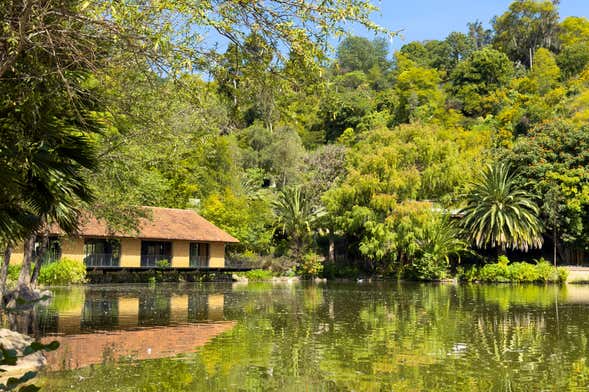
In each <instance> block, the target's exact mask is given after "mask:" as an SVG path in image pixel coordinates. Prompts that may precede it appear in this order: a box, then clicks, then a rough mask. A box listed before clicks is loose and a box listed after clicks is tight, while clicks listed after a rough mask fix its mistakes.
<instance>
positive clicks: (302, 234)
mask: <svg viewBox="0 0 589 392" xmlns="http://www.w3.org/2000/svg"><path fill="white" fill-rule="evenodd" d="M272 206H273V208H274V213H275V214H276V227H277V229H278V230H280V231H281V232H282V233H283V234H284V235H286V236H287V237H288V238H289V240H290V248H291V252H292V257H293V258H294V259H295V260H297V261H302V257H303V254H304V252H305V251H306V250H307V248H308V246H309V241H310V237H311V233H312V229H314V228H315V224H316V223H317V222H318V221H319V219H320V218H321V217H322V216H323V215H324V214H325V211H324V209H323V208H321V207H317V206H315V205H313V204H312V203H311V199H310V198H309V197H307V195H306V194H305V193H303V191H302V190H301V188H300V187H286V188H284V189H282V190H281V191H280V192H279V193H278V198H277V199H276V200H275V201H274V203H273V204H272Z"/></svg>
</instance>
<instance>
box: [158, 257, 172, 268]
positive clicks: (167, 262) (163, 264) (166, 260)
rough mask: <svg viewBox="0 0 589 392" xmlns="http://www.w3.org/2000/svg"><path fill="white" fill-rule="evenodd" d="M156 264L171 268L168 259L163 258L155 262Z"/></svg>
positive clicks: (159, 266)
mask: <svg viewBox="0 0 589 392" xmlns="http://www.w3.org/2000/svg"><path fill="white" fill-rule="evenodd" d="M155 266H156V267H157V268H161V269H165V268H170V261H169V260H168V259H161V260H158V261H156V262H155Z"/></svg>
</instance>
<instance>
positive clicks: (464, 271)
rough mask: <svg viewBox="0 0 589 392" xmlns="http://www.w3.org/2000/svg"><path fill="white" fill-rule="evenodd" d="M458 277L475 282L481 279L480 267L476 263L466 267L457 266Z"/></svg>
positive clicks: (464, 280) (461, 279)
mask: <svg viewBox="0 0 589 392" xmlns="http://www.w3.org/2000/svg"><path fill="white" fill-rule="evenodd" d="M456 279H458V280H460V281H463V282H474V281H476V280H478V279H479V269H478V268H477V267H476V265H470V266H468V267H466V268H464V267H462V266H461V267H458V268H456Z"/></svg>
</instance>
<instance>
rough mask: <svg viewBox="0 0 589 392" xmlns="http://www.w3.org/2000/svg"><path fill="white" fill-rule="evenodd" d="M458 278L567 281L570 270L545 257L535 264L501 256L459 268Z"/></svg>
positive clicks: (509, 280)
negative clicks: (512, 260)
mask: <svg viewBox="0 0 589 392" xmlns="http://www.w3.org/2000/svg"><path fill="white" fill-rule="evenodd" d="M456 278H457V279H458V280H461V281H465V282H474V281H480V282H493V283H508V282H510V283H561V284H562V283H566V281H567V278H568V270H567V269H566V268H562V267H559V268H557V269H555V268H554V266H553V265H551V264H550V263H549V262H547V261H546V260H544V259H540V260H538V261H537V262H536V263H535V264H531V263H525V262H515V263H509V260H508V259H507V257H505V256H500V257H499V260H498V262H497V263H493V264H485V265H484V266H482V267H480V268H477V267H476V266H470V267H467V268H458V270H457V273H456Z"/></svg>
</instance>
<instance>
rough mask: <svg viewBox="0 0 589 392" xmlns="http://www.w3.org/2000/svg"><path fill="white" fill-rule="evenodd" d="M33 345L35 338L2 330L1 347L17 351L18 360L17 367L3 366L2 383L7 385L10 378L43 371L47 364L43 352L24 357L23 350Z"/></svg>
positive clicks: (0, 377) (0, 376)
mask: <svg viewBox="0 0 589 392" xmlns="http://www.w3.org/2000/svg"><path fill="white" fill-rule="evenodd" d="M31 343H33V338H31V337H29V336H27V335H23V334H20V333H18V332H14V331H11V330H9V329H6V328H2V329H0V345H2V346H3V347H4V348H5V349H7V350H16V352H17V357H18V360H17V362H16V366H9V365H3V366H0V369H2V370H4V372H0V383H2V384H6V381H7V380H8V378H10V377H16V378H18V377H21V376H22V375H24V374H25V373H27V372H30V371H33V372H36V371H38V370H39V369H41V368H42V367H43V366H45V364H46V363H47V360H46V359H45V356H44V355H43V353H42V352H35V353H33V354H29V355H27V356H23V350H24V348H25V347H27V346H29V345H30V344H31Z"/></svg>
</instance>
